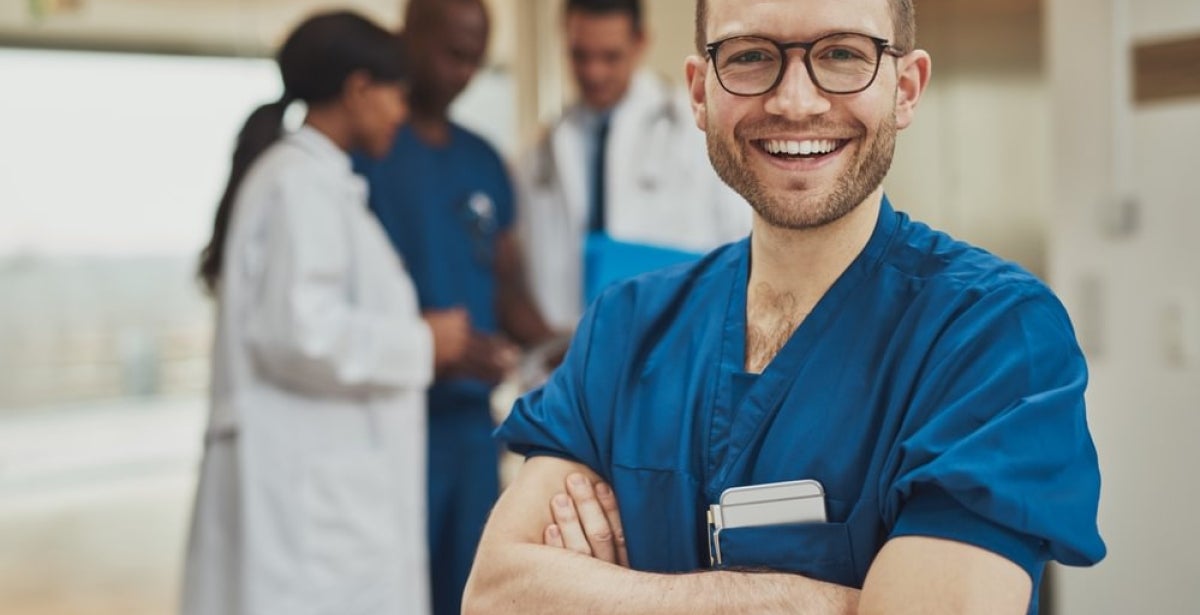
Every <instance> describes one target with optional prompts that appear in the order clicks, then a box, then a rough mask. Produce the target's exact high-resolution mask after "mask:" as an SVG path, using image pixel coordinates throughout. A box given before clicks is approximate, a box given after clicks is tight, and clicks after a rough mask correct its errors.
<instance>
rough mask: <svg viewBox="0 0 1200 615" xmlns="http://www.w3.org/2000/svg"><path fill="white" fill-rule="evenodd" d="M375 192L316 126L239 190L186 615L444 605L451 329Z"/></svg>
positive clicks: (406, 610) (396, 612)
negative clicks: (442, 486)
mask: <svg viewBox="0 0 1200 615" xmlns="http://www.w3.org/2000/svg"><path fill="white" fill-rule="evenodd" d="M366 196H367V192H366V184H365V182H364V181H363V180H362V179H361V178H359V177H357V176H355V175H354V174H353V173H352V170H351V163H350V159H349V157H348V156H347V155H346V154H345V153H344V152H343V151H341V150H340V149H338V148H337V147H336V146H335V145H334V144H333V143H332V142H331V141H329V140H328V139H327V138H326V137H325V136H324V135H322V134H321V133H319V132H317V131H316V130H314V129H312V128H309V127H304V128H302V129H300V130H299V131H298V132H296V133H293V134H291V135H289V136H287V137H285V138H284V139H283V140H282V141H281V142H279V143H278V144H276V145H275V146H273V147H272V148H271V149H269V150H268V151H267V152H266V153H264V154H263V156H262V158H261V159H260V160H258V161H257V162H256V163H255V164H254V165H253V167H252V168H251V170H250V172H249V174H248V175H247V177H246V179H245V182H244V184H243V185H242V187H241V189H240V191H239V193H238V200H237V204H236V207H235V208H234V215H233V219H232V221H231V226H230V229H229V234H228V236H227V239H226V249H225V260H224V265H223V268H222V276H221V282H220V289H219V303H218V319H217V333H216V342H215V346H214V349H213V384H212V414H211V416H210V421H209V426H208V437H207V441H206V442H207V446H206V448H205V457H204V462H203V466H202V468H201V479H200V486H199V489H198V492H197V500H196V510H195V515H194V518H193V525H192V535H191V538H190V544H189V550H188V556H187V562H186V572H185V579H184V592H183V604H182V607H183V608H182V612H183V613H184V614H185V615H275V614H281V613H287V614H289V615H318V614H326V613H328V614H334V613H336V614H339V615H342V614H350V613H354V614H361V615H402V614H403V615H411V614H418V615H420V614H423V613H427V612H428V611H429V598H428V595H427V594H428V588H429V584H428V572H427V568H428V555H427V553H426V547H425V544H426V542H425V476H426V474H425V463H426V461H425V438H426V433H425V420H426V408H425V388H426V386H427V385H428V384H429V382H430V381H431V379H432V377H433V374H432V371H433V340H432V335H431V333H430V330H429V328H428V326H427V325H426V324H425V323H424V321H422V320H421V318H420V313H419V309H418V305H417V300H416V293H415V290H414V288H413V285H412V282H411V281H410V279H409V278H408V275H407V274H406V273H405V271H404V268H403V265H402V264H401V262H400V260H399V257H398V256H397V255H396V252H395V251H394V250H393V249H392V247H391V244H390V243H389V242H388V240H387V237H386V236H385V234H384V231H383V229H382V228H381V227H380V225H379V223H378V222H377V221H376V220H375V218H374V216H373V215H372V214H371V213H370V211H369V210H368V209H367V201H366Z"/></svg>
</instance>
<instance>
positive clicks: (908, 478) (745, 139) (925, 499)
mask: <svg viewBox="0 0 1200 615" xmlns="http://www.w3.org/2000/svg"><path fill="white" fill-rule="evenodd" d="M697 11H698V19H697V30H698V31H697V48H698V49H699V50H700V53H701V54H702V55H697V56H693V57H691V58H689V59H688V61H687V64H686V66H687V77H688V82H689V84H690V88H691V96H692V106H693V110H694V115H695V118H696V121H697V124H698V125H699V127H700V128H701V129H702V130H704V131H705V133H706V136H707V140H708V149H709V155H710V158H711V160H712V162H713V165H714V167H715V168H716V169H717V171H718V173H719V174H720V175H721V177H722V178H723V179H724V180H725V181H726V182H727V183H729V184H730V185H731V186H732V187H734V188H735V189H736V190H737V191H738V192H739V193H741V194H742V195H743V196H744V197H746V199H747V201H749V203H750V204H751V205H752V206H753V208H754V211H755V214H754V226H753V231H752V235H751V237H750V238H749V239H747V240H745V241H743V242H741V243H740V244H734V245H731V246H727V247H725V248H721V249H719V250H717V251H715V252H713V253H711V254H709V255H708V256H706V257H705V258H704V259H703V260H702V261H701V262H700V263H698V264H696V265H690V266H681V267H677V268H674V269H669V270H665V271H663V272H659V273H653V274H648V275H645V276H642V277H640V278H636V279H634V280H632V281H629V282H625V283H621V284H618V285H616V286H615V287H613V288H611V289H609V290H608V291H606V292H605V293H603V294H602V295H601V296H600V298H599V299H598V300H597V301H596V302H595V303H594V304H593V305H592V306H591V308H590V309H589V311H588V313H587V314H586V315H585V316H584V319H583V321H582V323H581V324H580V326H579V328H578V331H577V334H576V337H575V340H574V342H573V345H572V347H571V349H570V351H569V352H568V355H567V358H566V360H565V362H564V364H563V365H562V367H561V368H560V369H559V370H558V371H557V372H556V373H555V374H554V375H553V377H552V378H551V380H550V382H549V383H547V385H546V386H545V387H544V388H542V389H540V390H538V391H535V392H533V393H531V394H530V395H528V396H526V397H525V398H523V399H521V400H520V401H519V402H518V403H517V405H516V407H515V408H514V410H513V414H512V415H511V417H510V418H509V419H508V421H506V422H505V424H504V425H503V426H502V427H501V428H500V430H499V432H498V433H499V436H500V437H501V438H502V439H504V440H505V441H507V442H508V443H509V445H510V447H512V448H513V449H514V450H516V451H519V452H523V453H525V454H527V455H529V460H528V461H527V462H526V463H525V465H524V466H523V468H522V470H521V472H520V475H519V476H518V478H517V479H516V482H515V483H514V484H513V485H512V486H511V487H510V488H509V489H508V490H507V491H506V492H505V495H504V496H503V497H502V498H501V499H500V502H499V503H498V504H497V506H496V508H495V510H494V511H493V513H492V516H491V519H490V521H489V524H488V528H487V530H485V532H484V537H483V540H482V542H481V543H480V548H479V553H478V556H477V558H476V563H475V568H474V570H473V572H472V577H471V581H470V582H469V583H468V588H467V597H466V600H465V603H464V612H466V613H489V614H500V613H528V614H536V613H562V612H585V613H609V612H611V613H689V614H698V613H730V612H737V613H756V614H757V613H799V612H803V613H810V612H811V613H847V612H860V613H922V614H927V613H980V612H987V613H1012V614H1014V615H1018V614H1020V613H1026V612H1029V613H1033V612H1036V611H1037V603H1036V598H1035V597H1036V595H1037V591H1036V590H1037V586H1038V583H1039V581H1040V579H1041V575H1042V571H1043V568H1044V565H1045V562H1047V561H1049V560H1051V559H1055V560H1058V561H1060V562H1063V563H1066V564H1071V565H1090V564H1093V563H1095V562H1097V561H1099V560H1100V559H1101V558H1102V557H1103V556H1104V553H1105V547H1104V543H1103V542H1102V541H1101V539H1100V536H1099V534H1098V532H1097V529H1096V509H1097V503H1098V498H1099V480H1100V478H1099V471H1098V467H1097V461H1096V452H1095V448H1094V446H1093V444H1092V440H1091V437H1090V435H1089V433H1088V429H1087V423H1086V418H1085V411H1084V401H1083V393H1084V388H1085V385H1086V381H1087V370H1086V366H1085V364H1084V360H1083V356H1082V354H1081V352H1080V350H1079V348H1078V345H1077V344H1076V341H1075V338H1074V333H1073V330H1072V327H1071V324H1070V322H1069V320H1068V318H1067V315H1066V313H1065V311H1064V309H1063V307H1062V305H1061V304H1060V303H1059V302H1058V300H1057V299H1056V298H1055V297H1054V295H1053V294H1052V293H1051V292H1050V291H1049V290H1048V289H1047V288H1046V287H1045V286H1044V285H1043V284H1041V283H1040V282H1038V281H1037V280H1036V279H1035V278H1033V277H1032V276H1031V275H1030V274H1028V273H1026V272H1025V271H1023V270H1021V269H1020V268H1019V267H1017V266H1016V265H1013V264H1011V263H1006V262H1004V261H1001V260H999V259H997V258H995V257H994V256H992V255H990V254H988V253H986V252H984V251H982V250H979V249H976V248H973V247H971V246H968V245H965V244H963V243H960V242H956V241H954V240H953V239H951V238H949V237H947V236H946V235H944V234H942V233H939V232H936V231H933V230H931V229H930V228H928V227H926V226H924V225H922V224H920V223H917V222H914V221H912V220H910V219H908V217H907V216H905V215H904V214H902V213H899V212H897V211H895V210H894V209H893V208H892V206H891V204H890V203H889V202H888V200H887V199H886V198H885V197H884V195H883V189H882V180H883V179H884V177H885V176H886V174H887V172H888V170H889V168H890V164H891V159H892V154H893V151H894V145H895V137H896V133H897V132H898V131H899V130H901V129H904V128H906V127H907V126H908V125H909V124H910V123H911V122H912V121H913V116H914V112H915V108H916V105H917V102H918V100H919V99H920V96H921V93H922V92H923V90H924V89H925V87H926V84H927V83H928V79H929V75H930V58H929V56H928V54H926V53H925V52H923V51H920V50H916V49H915V47H914V43H915V41H914V29H915V28H914V25H913V15H912V3H911V0H839V1H838V2H828V1H825V0H708V1H707V2H704V1H701V2H700V3H699V4H698V7H697ZM795 480H814V481H818V482H819V483H820V484H821V485H823V488H824V501H823V508H824V512H825V520H824V521H823V522H820V521H818V522H809V523H780V522H775V523H772V524H770V525H763V526H758V527H738V528H733V529H729V528H726V529H725V530H724V531H723V532H722V533H721V534H720V537H719V544H720V546H721V551H722V556H723V557H722V562H723V564H721V565H718V566H713V565H711V564H710V559H709V548H708V537H709V527H708V523H707V519H706V517H705V513H706V511H707V510H708V509H709V506H710V505H712V504H715V503H717V502H718V498H719V497H720V496H721V494H722V493H723V492H724V491H725V490H726V489H729V488H732V487H745V486H751V485H763V484H769V483H775V482H781V481H795ZM616 500H619V501H620V506H619V515H618V508H617V507H616V503H615V502H616ZM668 573H669V574H668Z"/></svg>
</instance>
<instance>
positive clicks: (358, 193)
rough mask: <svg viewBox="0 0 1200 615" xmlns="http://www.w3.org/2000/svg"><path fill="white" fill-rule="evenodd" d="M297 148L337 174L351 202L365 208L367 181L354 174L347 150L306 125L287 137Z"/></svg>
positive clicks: (366, 204)
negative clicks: (348, 191) (347, 190)
mask: <svg viewBox="0 0 1200 615" xmlns="http://www.w3.org/2000/svg"><path fill="white" fill-rule="evenodd" d="M287 138H288V139H289V140H290V141H291V142H292V143H295V144H296V146H297V147H299V148H300V149H302V150H304V151H305V152H307V153H308V154H309V155H311V156H313V157H315V158H316V159H317V161H318V162H319V163H320V164H321V165H322V166H327V167H328V168H329V169H331V170H333V171H334V173H336V174H337V176H338V178H339V179H340V180H341V181H343V182H344V183H345V184H346V186H347V187H348V188H349V189H350V195H351V200H352V201H353V202H354V203H356V204H358V205H361V206H363V207H367V206H368V202H367V194H368V187H367V180H366V179H364V178H363V177H362V176H361V175H356V174H355V173H354V161H353V160H352V159H351V158H350V154H348V153H347V152H346V151H345V150H343V149H342V148H340V147H338V146H337V144H335V143H334V142H333V140H332V139H330V138H329V137H327V136H325V134H324V133H322V132H321V131H319V130H317V129H316V128H313V127H312V126H309V125H308V124H305V125H303V126H301V127H300V128H299V129H298V130H296V132H293V133H292V134H290V135H288V137H287Z"/></svg>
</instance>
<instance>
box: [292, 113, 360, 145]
mask: <svg viewBox="0 0 1200 615" xmlns="http://www.w3.org/2000/svg"><path fill="white" fill-rule="evenodd" d="M304 123H305V124H306V125H308V126H309V127H311V128H313V129H314V130H316V131H317V132H320V133H321V134H323V135H325V137H326V138H328V139H329V140H330V141H332V142H333V144H334V145H336V146H338V148H339V149H341V150H342V151H350V149H351V148H352V147H354V143H353V138H352V137H351V130H350V126H349V124H348V123H347V122H346V120H345V117H344V116H343V114H341V113H339V112H338V111H337V110H334V109H331V108H328V107H314V108H312V109H309V111H308V114H307V115H306V116H305V118H304Z"/></svg>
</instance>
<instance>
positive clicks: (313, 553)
mask: <svg viewBox="0 0 1200 615" xmlns="http://www.w3.org/2000/svg"><path fill="white" fill-rule="evenodd" d="M301 489H302V492H301V506H302V507H303V520H302V522H301V523H302V526H301V533H302V541H303V557H304V576H305V578H306V579H307V583H306V585H307V588H308V589H309V590H312V595H313V596H320V597H321V600H322V601H324V600H326V599H327V600H329V602H330V605H337V604H339V603H340V604H341V605H342V607H346V606H347V605H360V606H365V604H364V603H374V602H375V601H379V602H386V601H387V600H388V597H387V596H388V594H389V591H388V589H387V588H386V587H383V586H380V583H379V582H380V581H381V580H383V579H387V578H389V576H390V575H389V574H387V573H386V572H385V571H386V570H387V567H388V566H389V565H391V563H390V562H389V558H388V553H389V551H391V550H393V549H397V548H399V547H400V545H398V544H397V543H398V542H399V531H400V528H398V516H397V515H396V514H395V512H394V506H393V505H392V495H391V494H392V491H393V486H392V485H391V484H390V483H389V480H388V472H387V465H386V464H385V459H384V457H383V456H382V455H381V454H379V453H377V452H374V451H342V452H336V453H327V454H323V455H321V456H319V457H317V458H315V459H313V460H312V461H311V462H310V463H308V464H307V465H306V467H305V472H304V477H303V482H302V486H301ZM355 612H357V611H355Z"/></svg>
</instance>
